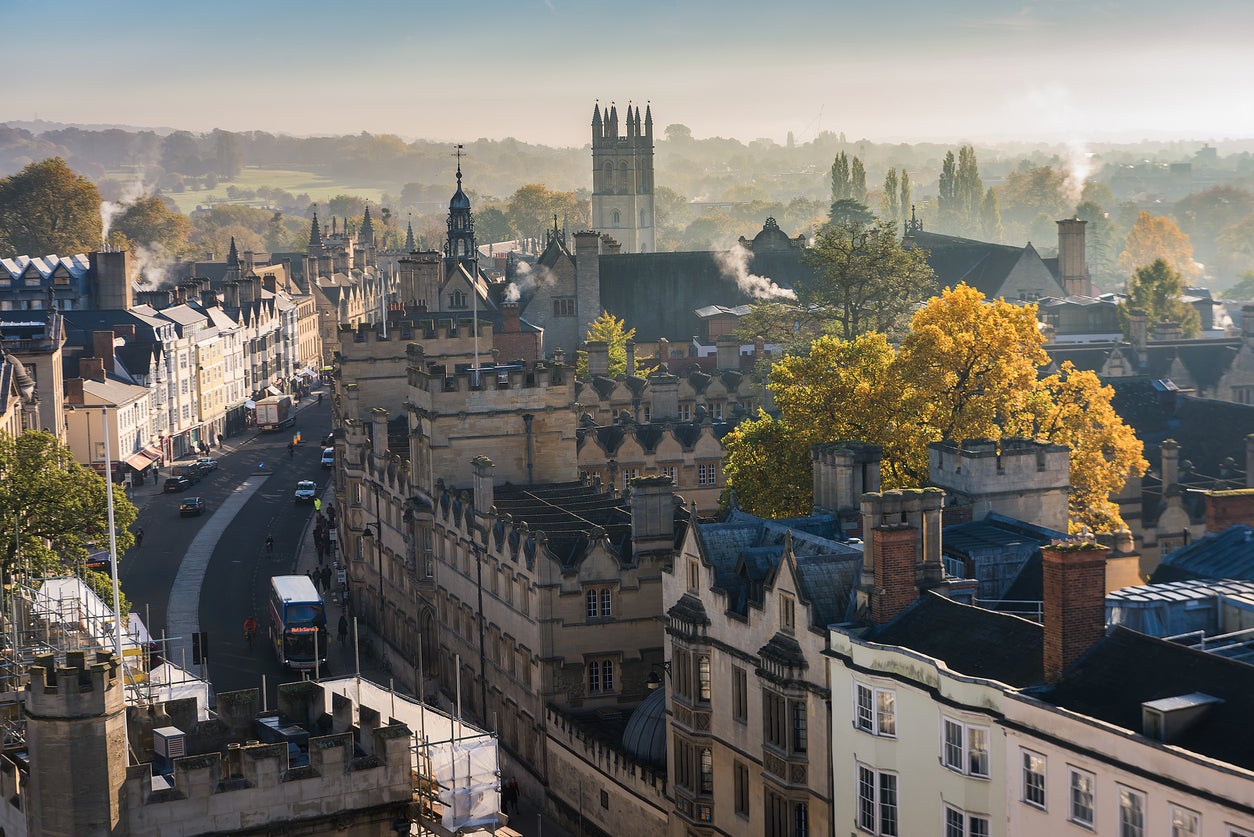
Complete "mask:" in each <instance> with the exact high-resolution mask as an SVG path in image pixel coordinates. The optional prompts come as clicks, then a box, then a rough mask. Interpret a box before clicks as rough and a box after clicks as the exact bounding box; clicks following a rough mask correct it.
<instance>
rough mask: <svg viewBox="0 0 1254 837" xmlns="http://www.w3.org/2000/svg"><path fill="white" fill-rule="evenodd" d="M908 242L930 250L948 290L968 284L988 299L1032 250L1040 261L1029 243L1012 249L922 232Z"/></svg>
mask: <svg viewBox="0 0 1254 837" xmlns="http://www.w3.org/2000/svg"><path fill="white" fill-rule="evenodd" d="M905 243H906V244H907V245H909V246H913V247H920V248H922V249H924V250H927V251H928V257H927V262H928V264H929V265H931V267H932V270H933V271H934V272H935V273H936V278H937V279H938V280H939V281H940V283H941V284H942V285H944V286H945V287H953V286H954V285H957V284H959V283H961V282H965V283H966V284H968V285H970V286H971V287H973V288H975V289H976V290H978V291H979V292H980V293H982V294H984V295H985V296H986V297H989V298H992V297H995V296H997V295H998V294H999V293H1000V292H1001V289H1002V287H1003V286H1004V285H1005V284H1006V278H1007V277H1008V276H1010V273H1011V271H1013V270H1014V269H1015V267H1016V266H1017V265H1018V264H1019V262H1020V260H1021V259H1023V258H1024V256H1025V255H1026V254H1028V253H1029V251H1031V254H1032V256H1033V257H1034V258H1037V259H1039V258H1040V257H1039V256H1036V251H1035V250H1032V249H1031V247H1032V245H1030V244H1029V245H1027V246H1026V247H1011V246H1010V245H1007V244H990V243H989V242H986V241H974V240H972V239H969V238H958V237H957V236H952V235H940V234H938V233H930V232H923V231H921V230H920V231H915V232H911V233H910V235H909V236H908V237H907V238H906V241H905Z"/></svg>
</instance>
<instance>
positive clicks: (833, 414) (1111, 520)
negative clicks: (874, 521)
mask: <svg viewBox="0 0 1254 837" xmlns="http://www.w3.org/2000/svg"><path fill="white" fill-rule="evenodd" d="M1043 344H1044V339H1043V338H1042V336H1041V334H1040V329H1039V327H1038V325H1037V322H1036V311H1035V307H1034V306H1013V305H1009V304H1008V303H1006V302H1004V301H996V302H993V303H988V302H986V301H985V300H984V298H983V295H982V294H980V292H979V291H977V290H975V289H974V288H970V287H968V286H966V285H959V286H958V287H957V288H954V289H953V290H947V291H944V292H943V293H942V294H941V296H939V297H936V298H934V299H932V300H931V302H929V303H928V304H927V305H926V306H924V307H923V308H922V309H920V310H919V311H918V312H916V313H915V315H914V317H913V318H912V320H911V324H910V330H909V332H908V334H907V335H906V336H905V338H904V339H903V340H902V341H901V344H900V348H895V347H894V346H893V345H892V344H890V343H889V341H888V339H887V338H886V337H885V336H884V335H883V334H880V333H877V332H869V333H866V334H863V335H860V336H859V337H857V338H856V339H854V340H852V341H842V340H839V339H836V338H834V337H822V338H820V339H818V340H816V341H815V342H814V343H813V344H812V345H811V347H810V350H809V352H808V353H807V354H804V355H792V354H789V355H786V356H785V357H784V358H783V359H782V360H781V361H780V362H778V363H776V364H775V365H774V366H773V367H772V369H771V372H770V383H769V387H770V389H771V392H772V393H773V394H774V396H775V403H776V406H777V407H778V408H779V411H780V416H779V419H778V420H777V423H778V425H780V426H778V427H770V428H753V427H751V428H750V429H751V430H755V431H757V435H756V437H755V438H754V441H755V442H756V443H757V444H758V445H759V447H763V448H765V449H759V450H755V451H749V450H748V446H747V445H741V444H739V442H740V440H739V439H738V438H736V437H734V436H732V437H730V444H728V445H727V458H728V461H727V463H726V466H725V469H726V473H727V474H728V475H729V483H730V485H731V487H732V488H733V489H734V490H735V491H736V496H737V498H738V500H739V502H740V503H741V505H742V506H743V507H744V508H746V509H748V510H749V511H752V512H756V511H757V509H759V508H761V509H764V510H767V511H774V510H775V509H776V508H777V505H778V504H779V503H780V498H779V497H778V496H775V495H771V494H768V495H763V494H762V493H760V492H761V491H762V490H763V488H765V490H767V491H777V489H775V488H774V487H773V485H774V482H775V481H778V480H779V479H780V478H783V479H788V480H791V481H792V482H794V483H795V484H796V485H797V486H798V487H799V490H804V487H807V486H809V485H810V484H811V482H810V477H809V474H808V468H807V467H806V464H807V463H806V461H805V459H804V458H803V456H802V453H803V452H804V451H805V450H807V449H808V448H809V447H810V446H811V445H813V444H816V443H820V442H831V441H837V440H841V439H849V440H859V441H866V442H871V443H873V444H877V445H880V446H881V447H882V448H883V451H884V462H883V471H882V473H883V482H884V486H885V488H910V487H917V486H920V485H923V484H925V481H926V479H927V477H928V470H927V469H928V445H929V444H930V443H932V442H935V441H940V440H943V439H954V440H963V439H971V438H1000V437H1006V436H1029V437H1034V438H1039V439H1044V440H1048V441H1050V442H1054V443H1056V444H1062V445H1067V446H1068V447H1069V448H1070V449H1071V461H1072V480H1073V491H1072V494H1071V497H1070V512H1071V515H1070V521H1071V526H1072V527H1073V528H1075V527H1079V526H1080V525H1090V526H1093V527H1095V528H1097V529H1099V530H1102V531H1107V530H1109V529H1111V528H1114V527H1117V526H1118V525H1120V521H1119V517H1118V509H1117V507H1116V506H1114V504H1112V503H1111V502H1110V499H1109V498H1110V495H1111V494H1112V493H1114V492H1117V491H1118V490H1120V489H1121V488H1122V487H1123V485H1124V483H1125V482H1126V480H1127V478H1128V476H1129V475H1132V474H1140V473H1143V472H1144V469H1145V464H1146V463H1145V461H1144V459H1143V458H1142V456H1141V443H1140V442H1139V441H1138V440H1137V439H1136V436H1135V435H1134V434H1133V433H1132V430H1131V429H1130V428H1128V427H1127V426H1126V425H1125V424H1124V423H1123V422H1122V421H1121V420H1120V419H1119V417H1118V415H1117V414H1115V412H1114V410H1113V409H1112V408H1111V407H1110V399H1111V397H1112V396H1113V392H1112V391H1111V390H1110V389H1109V388H1108V387H1103V386H1102V385H1101V384H1100V382H1099V381H1098V380H1097V377H1096V376H1095V375H1093V374H1092V373H1088V372H1080V371H1078V370H1076V369H1074V367H1072V366H1071V365H1070V364H1063V367H1062V369H1061V370H1060V371H1059V373H1058V374H1057V375H1052V376H1049V377H1046V378H1044V379H1042V378H1040V377H1039V376H1038V370H1039V369H1040V368H1042V367H1043V366H1045V365H1047V364H1048V362H1049V357H1048V355H1047V354H1046V353H1045V350H1044V346H1043ZM725 441H727V440H725ZM763 468H766V469H776V470H778V471H782V472H785V473H784V474H783V475H781V474H778V473H775V474H764V473H761V471H762V469H763ZM731 475H735V477H734V478H732V476H731ZM795 502H796V505H795V507H794V508H792V509H790V510H789V511H790V513H796V512H804V511H806V510H808V508H809V498H808V497H805V496H802V497H801V498H800V499H796V500H795Z"/></svg>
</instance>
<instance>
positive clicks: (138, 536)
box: [135, 528, 144, 549]
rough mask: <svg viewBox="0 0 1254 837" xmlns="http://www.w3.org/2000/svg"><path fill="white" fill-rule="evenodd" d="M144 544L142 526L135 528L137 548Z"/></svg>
mask: <svg viewBox="0 0 1254 837" xmlns="http://www.w3.org/2000/svg"><path fill="white" fill-rule="evenodd" d="M143 545H144V530H143V529H142V528H139V529H136V530H135V548H136V549H139V548H140V547H141V546H143Z"/></svg>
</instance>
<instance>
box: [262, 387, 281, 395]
mask: <svg viewBox="0 0 1254 837" xmlns="http://www.w3.org/2000/svg"><path fill="white" fill-rule="evenodd" d="M266 392H268V393H270V394H271V395H282V394H283V390H281V389H279V388H278V387H266Z"/></svg>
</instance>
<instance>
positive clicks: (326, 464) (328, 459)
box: [322, 448, 335, 468]
mask: <svg viewBox="0 0 1254 837" xmlns="http://www.w3.org/2000/svg"><path fill="white" fill-rule="evenodd" d="M322 467H323V468H334V467H335V448H326V449H324V450H323V451H322Z"/></svg>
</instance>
